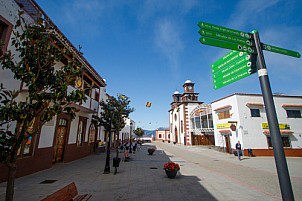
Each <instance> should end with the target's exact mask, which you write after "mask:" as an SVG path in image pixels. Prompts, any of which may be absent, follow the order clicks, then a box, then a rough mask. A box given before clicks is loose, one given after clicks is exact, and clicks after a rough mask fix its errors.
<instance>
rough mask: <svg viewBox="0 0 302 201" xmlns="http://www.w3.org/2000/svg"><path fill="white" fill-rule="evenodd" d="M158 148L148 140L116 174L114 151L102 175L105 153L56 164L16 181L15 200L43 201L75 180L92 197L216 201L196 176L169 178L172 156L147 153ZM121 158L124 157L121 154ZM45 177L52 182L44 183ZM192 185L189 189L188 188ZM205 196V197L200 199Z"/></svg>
mask: <svg viewBox="0 0 302 201" xmlns="http://www.w3.org/2000/svg"><path fill="white" fill-rule="evenodd" d="M149 147H155V146H154V145H152V144H149V143H145V144H144V145H143V146H142V149H141V150H140V151H137V152H136V153H135V154H133V156H132V160H131V161H129V162H124V161H123V160H122V161H121V163H120V167H119V168H118V173H117V174H116V175H114V174H113V172H114V168H113V167H112V158H113V157H114V156H115V153H114V152H111V161H110V165H111V167H110V168H111V173H110V174H103V171H104V167H105V157H106V154H105V153H101V154H99V155H92V156H88V157H86V158H83V159H80V160H77V161H73V162H70V163H66V164H57V165H55V166H54V167H53V168H51V169H48V170H44V171H41V172H38V173H35V174H32V175H28V176H25V177H22V178H19V179H17V180H16V182H15V194H14V200H15V201H34V200H41V199H43V198H44V197H46V196H47V195H48V194H51V193H53V192H55V191H57V190H59V189H60V188H62V187H64V186H66V185H68V184H69V183H71V182H73V181H74V182H75V184H76V186H77V188H78V191H79V194H84V193H89V194H92V198H91V199H90V200H92V201H93V200H95V201H99V200H106V201H110V200H129V201H130V200H145V201H149V200H150V201H151V200H152V201H156V200H216V199H215V198H214V197H213V196H212V195H211V194H210V193H208V191H207V190H205V189H204V188H203V187H202V186H201V185H200V184H199V183H198V180H199V179H198V178H197V177H195V176H183V175H181V174H180V173H179V174H178V175H177V177H176V179H168V178H167V176H166V174H165V172H164V170H163V166H164V164H165V163H166V162H167V161H169V160H170V158H171V157H173V156H169V155H167V154H165V152H164V151H162V150H156V151H155V153H154V154H153V155H148V152H147V149H148V148H149ZM120 157H121V158H122V159H123V157H122V154H121V155H120ZM45 180H56V181H54V182H53V183H49V184H41V182H43V181H45ZM188 186H190V188H187V187H188ZM5 187H6V183H1V184H0V200H4V198H5ZM201 198H202V199H201Z"/></svg>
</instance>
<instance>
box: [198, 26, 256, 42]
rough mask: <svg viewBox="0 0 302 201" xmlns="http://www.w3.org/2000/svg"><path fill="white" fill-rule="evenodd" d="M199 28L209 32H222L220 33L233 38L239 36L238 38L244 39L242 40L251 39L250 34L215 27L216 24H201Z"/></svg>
mask: <svg viewBox="0 0 302 201" xmlns="http://www.w3.org/2000/svg"><path fill="white" fill-rule="evenodd" d="M198 26H199V27H200V28H202V29H208V30H212V31H216V32H220V33H225V34H229V35H232V36H237V37H242V38H247V39H250V38H251V35H250V33H245V32H242V31H237V30H234V29H229V28H226V27H221V26H217V25H214V24H210V23H206V22H199V23H198Z"/></svg>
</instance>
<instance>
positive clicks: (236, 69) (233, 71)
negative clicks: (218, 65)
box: [213, 61, 253, 84]
mask: <svg viewBox="0 0 302 201" xmlns="http://www.w3.org/2000/svg"><path fill="white" fill-rule="evenodd" d="M232 66H233V68H231V69H228V70H227V71H226V72H225V73H223V74H220V76H215V75H216V74H214V75H213V78H214V77H215V78H214V80H213V83H214V84H217V83H219V82H222V81H224V80H226V79H228V78H229V77H232V76H234V75H236V74H237V73H240V72H241V71H245V70H250V71H249V73H250V74H252V72H253V71H252V69H251V67H252V62H250V61H249V62H247V63H243V64H240V65H237V66H235V65H232ZM219 72H220V71H219Z"/></svg>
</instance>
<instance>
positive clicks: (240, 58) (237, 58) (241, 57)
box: [211, 51, 250, 73]
mask: <svg viewBox="0 0 302 201" xmlns="http://www.w3.org/2000/svg"><path fill="white" fill-rule="evenodd" d="M236 52H237V51H236ZM222 58H223V57H222ZM222 58H220V59H222ZM228 58H229V59H228V60H226V61H224V62H222V63H219V64H218V65H215V66H213V64H212V66H211V67H212V70H211V73H216V72H217V73H218V71H219V70H221V69H224V68H225V67H226V66H228V65H230V64H232V65H231V66H233V65H237V66H238V65H240V64H242V63H243V62H244V61H248V60H249V59H250V56H249V54H247V53H243V52H237V54H235V55H234V56H233V57H228ZM234 62H235V63H234ZM219 72H220V71H219Z"/></svg>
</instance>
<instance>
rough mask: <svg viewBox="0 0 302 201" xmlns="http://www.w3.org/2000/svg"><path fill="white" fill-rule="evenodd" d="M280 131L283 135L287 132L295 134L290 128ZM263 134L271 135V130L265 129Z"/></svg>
mask: <svg viewBox="0 0 302 201" xmlns="http://www.w3.org/2000/svg"><path fill="white" fill-rule="evenodd" d="M280 133H281V135H285V134H293V133H294V132H293V131H290V130H280ZM263 134H265V135H269V134H270V131H269V130H265V131H263Z"/></svg>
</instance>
